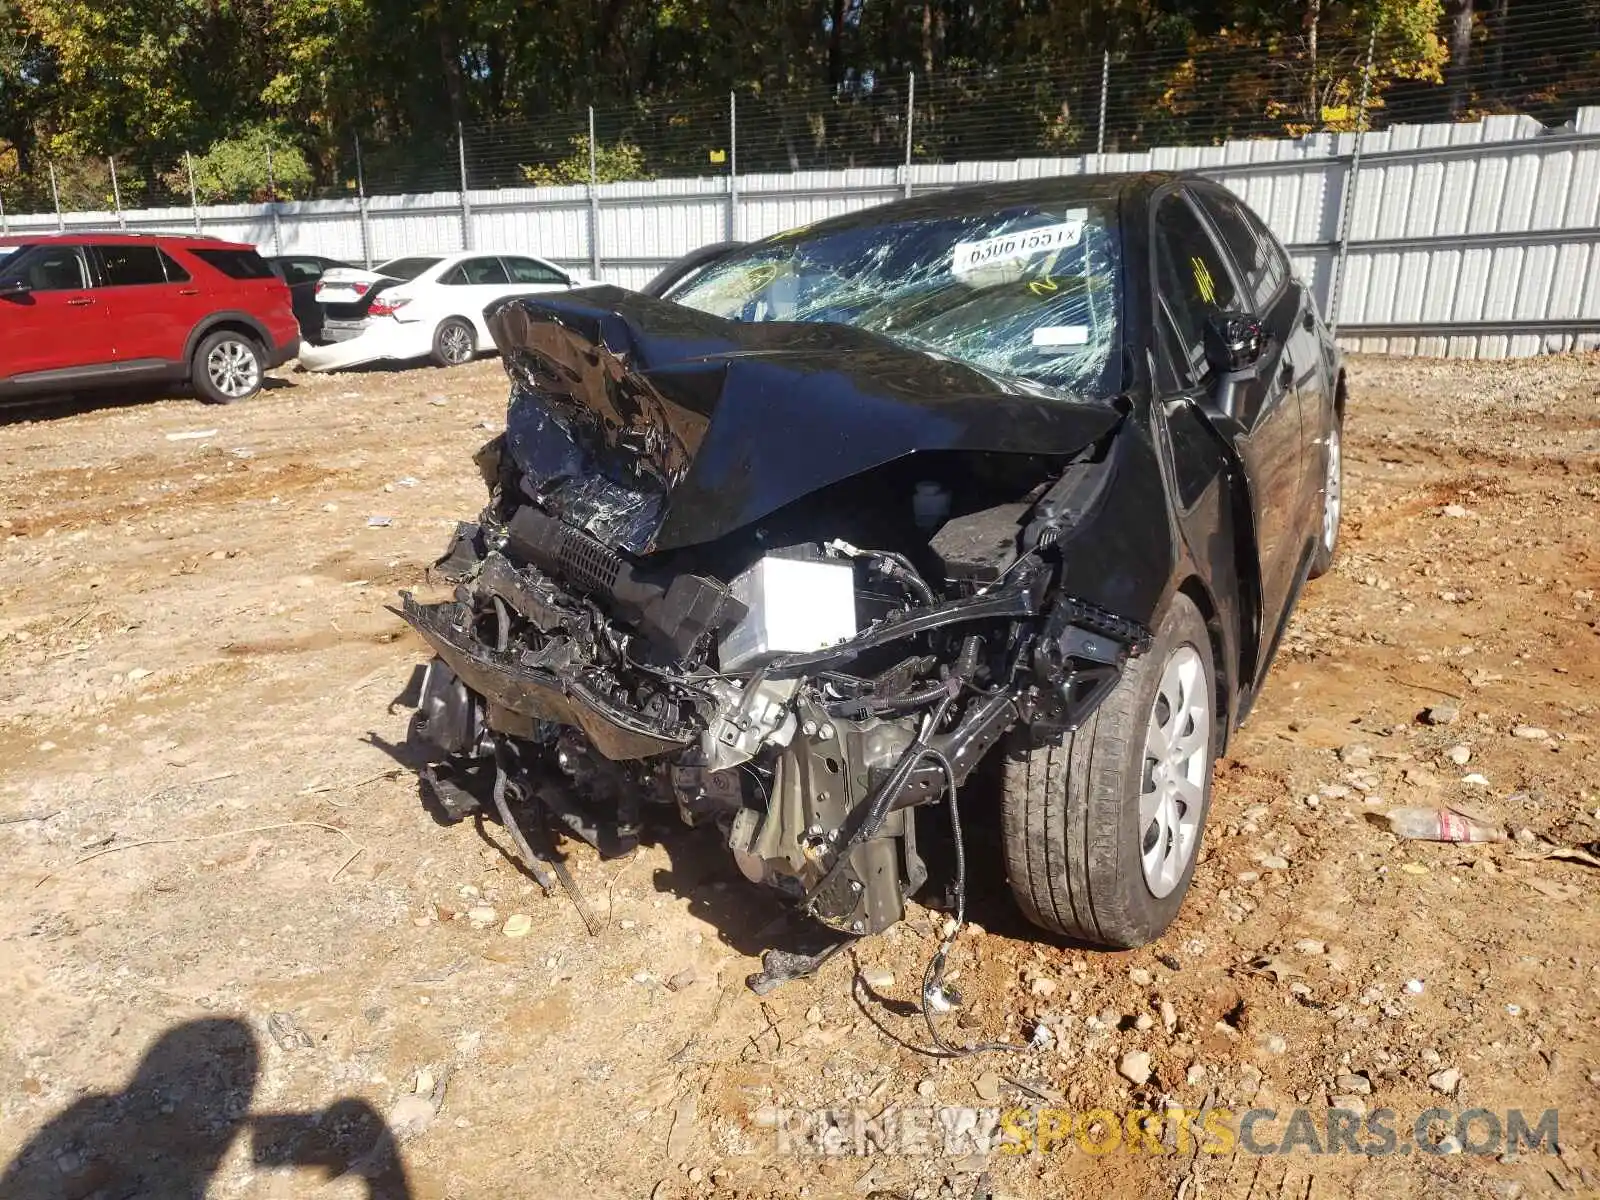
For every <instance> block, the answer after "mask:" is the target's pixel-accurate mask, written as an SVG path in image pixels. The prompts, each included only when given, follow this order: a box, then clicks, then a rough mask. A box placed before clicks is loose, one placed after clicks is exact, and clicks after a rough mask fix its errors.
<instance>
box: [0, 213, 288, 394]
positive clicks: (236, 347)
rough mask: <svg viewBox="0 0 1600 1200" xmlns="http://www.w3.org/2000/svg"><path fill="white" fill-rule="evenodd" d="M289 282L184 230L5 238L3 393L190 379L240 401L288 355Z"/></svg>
mask: <svg viewBox="0 0 1600 1200" xmlns="http://www.w3.org/2000/svg"><path fill="white" fill-rule="evenodd" d="M299 343H300V327H299V324H298V323H297V322H296V321H295V316H294V308H293V306H292V303H291V301H290V297H289V289H288V287H287V286H286V285H285V284H284V282H283V280H282V279H280V278H278V276H277V275H276V274H274V272H273V270H272V267H271V266H270V265H269V264H268V263H267V261H266V260H265V259H264V258H262V257H261V256H260V255H259V254H257V253H256V250H255V247H253V246H244V245H240V244H238V243H237V242H224V241H219V240H217V239H216V238H209V237H201V236H198V235H184V234H169V233H158V234H130V233H63V234H42V235H41V234H32V235H26V236H19V237H3V238H0V398H9V397H16V396H22V395H32V394H36V393H40V392H56V391H73V390H76V389H79V388H85V387H91V386H100V385H104V384H120V383H133V382H147V381H161V380H168V381H172V382H177V381H179V380H183V379H188V380H190V381H191V382H192V383H193V384H194V388H195V390H196V391H197V392H199V393H200V395H201V396H202V397H203V398H204V399H206V400H209V401H211V402H212V403H214V404H229V403H232V402H233V401H235V400H243V399H246V398H247V397H249V396H253V395H255V393H256V392H257V391H258V390H259V389H260V387H261V378H262V375H263V374H264V373H265V372H266V371H267V370H268V369H269V368H272V367H276V366H278V365H279V364H280V363H284V362H287V361H288V360H289V359H291V358H293V357H294V356H295V353H296V351H297V350H298V348H299Z"/></svg>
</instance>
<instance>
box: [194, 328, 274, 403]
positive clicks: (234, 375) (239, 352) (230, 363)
mask: <svg viewBox="0 0 1600 1200" xmlns="http://www.w3.org/2000/svg"><path fill="white" fill-rule="evenodd" d="M206 374H207V375H208V376H209V377H210V378H211V382H212V384H213V385H214V386H215V387H216V389H217V391H219V392H221V393H222V394H223V395H224V396H230V397H232V398H233V399H235V400H239V399H243V398H244V397H245V396H248V395H250V393H251V392H253V391H255V390H256V388H257V387H258V386H259V385H260V383H261V362H260V360H259V359H258V358H257V357H256V352H255V349H254V347H252V346H250V345H249V344H248V343H247V342H243V341H235V340H233V339H229V340H228V341H225V342H218V343H217V344H216V345H215V346H213V347H212V348H211V353H210V354H208V355H206Z"/></svg>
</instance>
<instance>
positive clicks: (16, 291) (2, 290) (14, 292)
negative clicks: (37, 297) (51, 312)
mask: <svg viewBox="0 0 1600 1200" xmlns="http://www.w3.org/2000/svg"><path fill="white" fill-rule="evenodd" d="M31 291H33V288H31V287H30V286H28V281H27V280H26V279H0V296H26V295H27V294H28V293H29V292H31Z"/></svg>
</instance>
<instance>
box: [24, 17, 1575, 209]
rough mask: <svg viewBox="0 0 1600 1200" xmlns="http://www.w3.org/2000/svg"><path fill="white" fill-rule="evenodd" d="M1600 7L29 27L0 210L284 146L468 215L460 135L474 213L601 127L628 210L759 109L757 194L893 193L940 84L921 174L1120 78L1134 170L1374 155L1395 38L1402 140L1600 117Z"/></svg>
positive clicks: (1117, 98)
mask: <svg viewBox="0 0 1600 1200" xmlns="http://www.w3.org/2000/svg"><path fill="white" fill-rule="evenodd" d="M1594 3H1595V0H1535V3H1534V4H1533V5H1532V6H1529V5H1523V6H1522V7H1518V5H1513V4H1509V3H1508V0H1480V2H1479V3H1477V4H1476V6H1474V4H1473V2H1472V0H1292V2H1289V3H1284V2H1278V3H1268V2H1266V0H983V3H973V2H972V0H542V3H540V4H539V5H537V6H535V7H533V8H530V6H529V5H528V4H527V3H526V0H0V195H3V196H5V197H7V198H8V203H13V202H14V199H13V198H15V197H17V196H18V195H19V193H21V194H23V195H25V196H27V197H28V201H27V202H29V203H36V202H37V200H36V199H35V197H37V196H38V195H39V194H41V182H40V180H41V176H42V175H43V174H44V172H43V166H44V161H45V159H46V158H47V157H48V158H49V159H50V160H51V161H53V162H55V163H56V164H57V165H58V175H69V176H71V177H72V178H73V180H74V181H78V180H80V177H81V192H82V195H83V196H84V198H85V199H88V198H90V197H92V196H98V195H99V194H100V192H101V191H102V190H103V189H102V187H101V183H102V182H103V181H101V180H99V179H98V178H97V176H96V173H97V172H98V171H99V168H98V166H96V165H95V164H97V163H98V162H100V161H103V160H104V158H105V157H106V156H107V155H113V154H114V155H116V157H117V161H118V165H119V172H120V171H121V170H124V169H125V170H126V171H127V172H128V177H129V178H130V179H135V180H139V181H141V182H140V183H139V185H138V186H139V187H140V188H144V187H145V182H143V181H148V184H149V186H150V187H151V188H155V187H158V186H163V185H164V186H166V187H171V186H172V184H173V181H174V172H173V167H174V164H176V163H178V162H180V160H181V158H182V155H183V152H184V151H185V150H189V151H191V152H195V153H198V152H199V151H200V149H201V148H204V147H211V149H210V150H207V151H206V152H205V153H204V154H203V155H201V157H200V158H199V159H197V163H201V164H204V166H203V167H202V175H203V178H202V186H203V188H204V189H205V191H206V193H207V196H208V198H209V197H215V198H226V199H238V198H244V197H246V196H251V195H262V194H264V192H265V188H266V178H265V171H264V165H262V164H263V160H264V157H265V155H264V142H263V139H264V137H265V133H264V132H263V131H265V130H267V129H274V130H277V131H279V135H280V136H281V137H282V139H283V140H282V141H281V143H275V145H278V146H279V147H280V151H279V158H280V161H281V166H280V169H279V172H278V174H279V179H280V183H281V185H282V187H281V190H283V191H284V192H285V193H286V194H295V195H300V194H304V193H305V191H306V190H307V189H308V188H310V187H312V186H313V185H315V184H320V185H323V186H327V185H330V184H338V183H342V182H343V181H345V180H348V179H350V178H352V177H353V175H354V170H353V166H354V163H353V159H354V145H355V142H356V139H358V138H359V139H360V142H361V144H362V148H363V151H364V156H363V162H364V166H365V168H366V178H367V182H368V187H369V190H374V191H377V190H386V191H397V190H433V189H437V188H440V187H452V186H454V174H455V172H454V160H455V155H456V146H455V136H456V131H457V129H458V128H465V129H466V130H467V131H468V134H469V136H468V159H469V167H470V169H471V171H472V179H473V185H474V186H479V187H485V186H495V185H504V184H510V183H519V182H536V183H543V182H582V181H584V180H587V178H588V176H589V164H588V143H587V141H586V140H585V139H584V138H582V137H581V136H580V137H578V138H577V139H576V140H573V139H572V138H571V137H570V135H571V134H573V133H575V132H577V131H578V130H579V129H581V128H583V121H582V118H583V116H584V109H585V108H586V107H587V106H591V105H592V106H594V108H595V109H596V110H597V111H598V112H599V113H600V114H601V115H602V117H604V119H605V120H604V124H603V125H602V134H601V137H600V142H601V144H600V145H599V146H598V147H597V154H596V158H597V160H598V161H597V167H598V172H599V176H600V178H601V179H602V180H608V181H610V180H616V179H622V178H646V177H649V176H651V175H660V174H666V173H679V172H683V173H686V172H699V173H705V172H708V171H709V172H716V171H720V170H724V169H726V168H724V167H720V166H718V165H716V164H715V163H713V162H711V161H710V160H708V151H714V150H717V149H726V148H727V147H728V144H729V140H728V130H727V126H728V117H727V96H728V93H729V92H730V91H732V92H736V93H737V94H738V97H739V134H740V137H739V148H738V151H739V167H740V169H741V170H744V171H766V170H786V169H795V168H800V167H809V166H852V165H868V164H871V165H881V164H884V163H888V162H894V161H897V160H898V157H899V154H900V153H901V151H902V148H903V146H904V141H905V135H906V129H905V106H906V99H907V96H906V80H907V76H908V75H909V74H910V73H912V72H915V73H916V76H917V83H916V99H917V110H916V119H915V124H914V128H913V130H912V133H913V136H914V139H915V144H916V147H917V154H918V156H919V158H924V159H928V158H934V159H945V160H952V159H961V158H975V157H978V158H995V157H1001V158H1004V157H1012V156H1024V155H1034V154H1051V153H1072V152H1078V151H1082V150H1084V149H1087V148H1090V147H1092V144H1093V140H1094V138H1095V135H1096V126H1097V116H1098V107H1099V105H1098V101H1099V81H1100V64H1101V55H1102V52H1104V51H1108V50H1109V52H1110V54H1111V60H1112V64H1113V66H1112V73H1111V85H1110V87H1111V91H1110V109H1111V122H1110V128H1109V130H1108V145H1107V149H1111V150H1115V149H1133V148H1138V147H1143V146H1149V145H1152V144H1159V143H1161V142H1173V141H1190V142H1192V141H1207V140H1214V139H1220V138H1225V137H1231V136H1232V137H1236V136H1253V135H1280V136H1281V135H1283V134H1293V133H1301V132H1307V131H1311V130H1320V129H1333V130H1338V129H1349V128H1352V127H1354V125H1355V124H1356V123H1357V122H1358V121H1359V119H1360V110H1359V96H1360V93H1361V86H1362V82H1363V78H1364V76H1365V74H1366V70H1365V68H1366V47H1367V42H1368V37H1369V34H1370V32H1371V30H1372V29H1373V28H1374V27H1377V28H1378V29H1379V36H1378V39H1377V48H1376V52H1375V54H1374V56H1373V62H1372V71H1371V80H1370V85H1371V90H1370V95H1369V102H1370V107H1371V108H1373V109H1376V110H1378V111H1379V112H1382V111H1383V110H1384V109H1385V108H1387V109H1388V110H1389V111H1390V112H1396V113H1398V112H1400V111H1401V109H1400V107H1399V106H1401V105H1403V106H1404V107H1403V115H1404V119H1407V120H1412V121H1416V120H1443V119H1448V118H1449V116H1450V115H1451V114H1452V113H1463V112H1482V111H1519V110H1520V111H1527V112H1531V113H1533V114H1534V115H1536V116H1538V117H1540V118H1541V119H1547V120H1548V119H1552V118H1553V119H1565V118H1566V117H1567V116H1569V115H1570V110H1571V108H1572V106H1573V105H1575V104H1577V103H1585V102H1587V103H1592V102H1594V99H1595V98H1596V97H1600V23H1597V22H1596V21H1595V20H1594V16H1593V5H1594ZM1452 48H1453V49H1452ZM1452 53H1453V54H1454V56H1455V60H1454V61H1453V62H1452V61H1449V60H1450V56H1451V55H1452ZM491 125H492V126H493V128H492V130H490V131H489V132H485V127H487V126H491ZM71 164H79V165H81V168H82V169H81V171H80V170H78V169H77V168H76V167H73V168H72V169H70V170H69V169H67V168H68V167H69V166H70V165H71ZM158 180H160V181H161V182H160V183H158V182H157V181H158ZM179 182H181V184H182V186H181V188H178V189H175V192H174V194H175V195H176V196H181V197H186V196H187V192H188V186H187V180H186V179H181V178H180V179H179ZM71 186H72V188H74V189H79V188H80V183H79V182H74V183H73V184H72V185H71ZM43 194H44V195H45V196H46V198H47V197H48V187H47V186H45V187H44V188H43ZM75 194H77V192H76V191H75Z"/></svg>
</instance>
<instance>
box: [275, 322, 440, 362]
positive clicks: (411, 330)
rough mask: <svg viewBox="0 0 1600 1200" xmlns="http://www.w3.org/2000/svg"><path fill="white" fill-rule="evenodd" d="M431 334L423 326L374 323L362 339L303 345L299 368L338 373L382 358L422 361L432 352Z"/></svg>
mask: <svg viewBox="0 0 1600 1200" xmlns="http://www.w3.org/2000/svg"><path fill="white" fill-rule="evenodd" d="M431 340H432V331H431V330H430V329H429V328H427V327H425V326H423V325H421V324H410V325H406V324H402V323H401V322H399V321H395V320H390V319H383V320H377V321H373V322H372V323H371V324H369V325H368V326H367V327H366V328H365V329H364V330H362V331H361V335H360V336H359V337H353V338H350V339H349V340H348V341H342V342H329V343H328V344H327V345H323V346H312V345H310V344H307V343H302V344H301V346H300V365H301V366H302V367H304V368H305V369H306V370H308V371H338V370H341V369H343V368H345V367H355V366H360V365H361V364H362V363H369V362H379V361H381V360H383V359H388V358H392V359H405V358H421V357H422V356H423V355H425V354H427V353H428V352H429V351H430V350H431V349H432V344H431Z"/></svg>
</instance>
